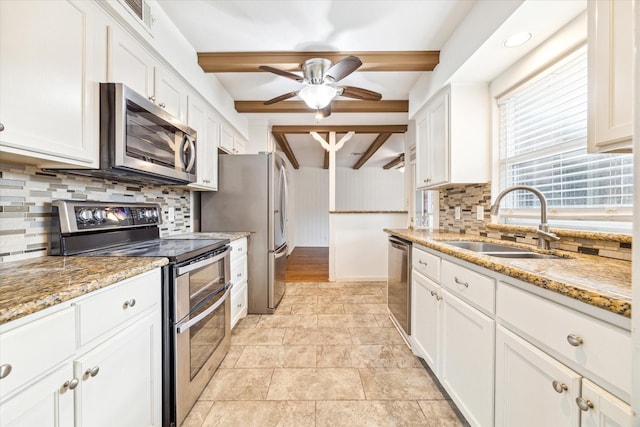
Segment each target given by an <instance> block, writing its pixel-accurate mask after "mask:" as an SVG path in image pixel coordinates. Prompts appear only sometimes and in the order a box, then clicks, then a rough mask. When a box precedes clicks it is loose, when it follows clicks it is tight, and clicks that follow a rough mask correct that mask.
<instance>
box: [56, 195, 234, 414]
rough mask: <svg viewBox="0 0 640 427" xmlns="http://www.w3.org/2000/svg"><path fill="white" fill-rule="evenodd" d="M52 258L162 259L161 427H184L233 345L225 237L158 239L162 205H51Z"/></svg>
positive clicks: (76, 203)
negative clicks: (163, 259) (186, 419)
mask: <svg viewBox="0 0 640 427" xmlns="http://www.w3.org/2000/svg"><path fill="white" fill-rule="evenodd" d="M52 206H53V218H54V222H55V224H54V227H53V230H54V231H53V232H52V236H51V238H50V242H51V247H50V254H51V255H81V256H123V257H125V256H126V257H164V258H168V259H169V265H167V266H166V267H163V274H162V277H163V283H162V293H163V295H162V301H163V308H162V311H163V319H162V322H163V328H162V329H163V330H162V335H163V337H162V349H163V350H162V352H163V355H162V357H163V361H162V364H163V410H162V412H163V425H164V426H179V425H180V424H181V423H182V421H183V420H184V418H185V417H186V415H187V414H188V412H189V410H190V409H191V407H192V406H193V404H194V403H195V401H196V400H197V398H198V396H199V395H200V393H201V392H202V390H203V389H204V387H205V386H206V385H207V383H208V382H209V380H210V379H211V377H212V376H213V374H214V372H215V371H216V369H217V367H218V365H219V364H220V362H222V359H223V358H224V356H225V355H226V353H227V351H228V349H229V346H230V343H231V322H230V290H231V286H232V285H231V282H230V263H229V254H230V251H231V248H230V246H229V245H228V243H229V240H228V239H176V238H175V237H174V238H171V239H161V238H160V229H159V225H160V223H161V219H160V218H161V214H160V213H161V210H160V206H159V205H157V204H144V203H143V204H131V203H103V202H76V201H69V200H57V201H54V202H53V203H52Z"/></svg>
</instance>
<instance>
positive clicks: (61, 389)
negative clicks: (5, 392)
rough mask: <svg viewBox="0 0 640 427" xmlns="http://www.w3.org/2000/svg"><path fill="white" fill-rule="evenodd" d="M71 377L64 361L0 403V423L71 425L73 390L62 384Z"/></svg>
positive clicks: (5, 425) (69, 366) (41, 426)
mask: <svg viewBox="0 0 640 427" xmlns="http://www.w3.org/2000/svg"><path fill="white" fill-rule="evenodd" d="M72 379H73V366H72V364H71V362H68V363H67V364H66V365H64V366H63V367H61V368H59V369H57V370H55V371H53V372H51V373H50V374H48V375H47V376H46V377H44V378H43V379H41V380H39V381H38V382H36V383H35V384H34V385H32V386H30V387H29V388H27V389H26V390H25V391H23V392H21V393H19V394H17V395H16V396H14V397H12V398H11V399H9V400H8V401H6V402H2V405H0V426H2V427H10V426H12V427H19V426H38V427H71V426H73V420H74V417H73V404H74V399H73V397H74V391H73V390H70V389H69V388H68V386H64V384H65V383H66V382H67V381H71V380H72Z"/></svg>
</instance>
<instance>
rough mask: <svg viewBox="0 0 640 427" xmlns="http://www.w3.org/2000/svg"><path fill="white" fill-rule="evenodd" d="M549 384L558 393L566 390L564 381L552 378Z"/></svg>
mask: <svg viewBox="0 0 640 427" xmlns="http://www.w3.org/2000/svg"><path fill="white" fill-rule="evenodd" d="M551 385H552V386H553V389H554V390H555V391H557V392H558V393H562V392H563V391H566V390H567V385H566V384H564V383H561V382H560V381H558V380H554V381H553V382H552V383H551Z"/></svg>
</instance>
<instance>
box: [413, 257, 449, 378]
mask: <svg viewBox="0 0 640 427" xmlns="http://www.w3.org/2000/svg"><path fill="white" fill-rule="evenodd" d="M441 293H442V291H441V288H440V286H438V285H437V284H436V283H434V282H433V281H431V280H429V279H427V278H426V277H425V276H423V275H422V274H420V273H418V272H417V271H416V270H415V269H414V270H413V271H412V273H411V327H412V331H411V332H412V334H411V339H412V341H413V349H414V353H416V354H417V355H418V356H420V357H422V358H423V359H424V360H425V361H426V362H427V365H429V367H430V368H431V369H432V370H433V372H435V373H436V375H437V374H438V340H439V339H440V336H439V330H440V299H441V298H442V297H441V296H440V294H441Z"/></svg>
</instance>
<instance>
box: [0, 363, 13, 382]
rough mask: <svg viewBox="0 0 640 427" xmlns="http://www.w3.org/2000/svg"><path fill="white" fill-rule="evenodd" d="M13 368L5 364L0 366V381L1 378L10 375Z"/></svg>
mask: <svg viewBox="0 0 640 427" xmlns="http://www.w3.org/2000/svg"><path fill="white" fill-rule="evenodd" d="M12 369H13V366H11V364H10V363H5V364H4V365H0V380H1V379H3V378H7V377H8V376H9V374H10V373H11V370H12Z"/></svg>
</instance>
